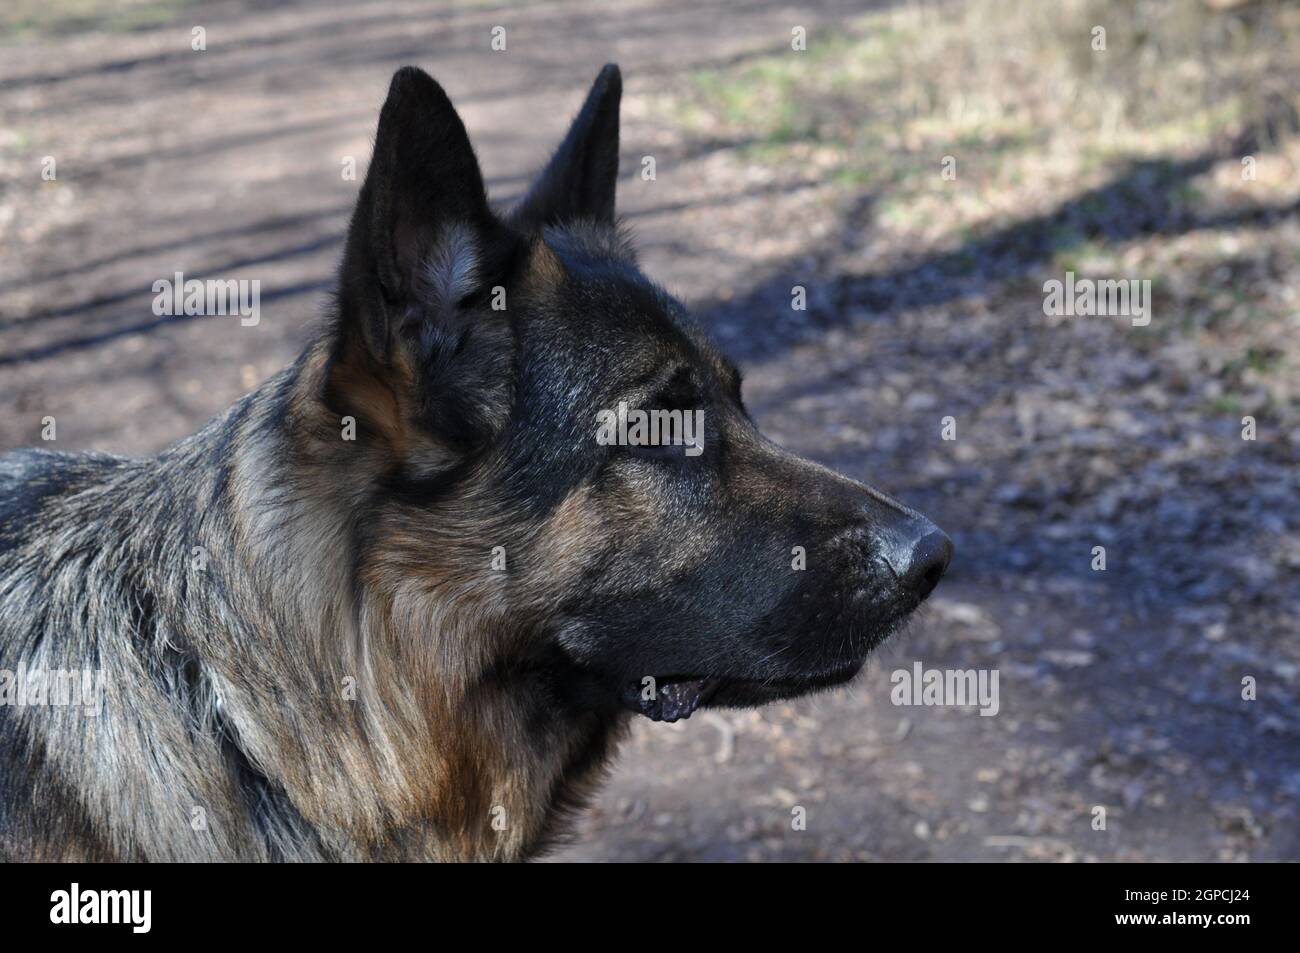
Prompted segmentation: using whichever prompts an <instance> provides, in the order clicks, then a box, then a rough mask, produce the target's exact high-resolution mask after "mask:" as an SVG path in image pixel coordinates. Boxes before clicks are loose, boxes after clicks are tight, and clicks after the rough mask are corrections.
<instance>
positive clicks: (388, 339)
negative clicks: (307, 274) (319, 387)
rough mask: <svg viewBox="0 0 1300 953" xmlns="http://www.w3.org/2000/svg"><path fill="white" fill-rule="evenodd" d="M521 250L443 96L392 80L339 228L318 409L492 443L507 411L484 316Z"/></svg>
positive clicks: (498, 355) (405, 72)
mask: <svg viewBox="0 0 1300 953" xmlns="http://www.w3.org/2000/svg"><path fill="white" fill-rule="evenodd" d="M519 247H520V244H519V238H518V236H517V233H515V232H514V231H513V230H512V229H511V228H509V227H508V226H507V225H505V224H504V223H503V222H501V221H500V220H499V219H498V218H497V217H496V216H495V215H494V214H493V213H492V211H491V210H490V209H489V207H488V203H487V196H486V194H485V191H484V188H483V175H482V173H481V172H480V171H479V165H478V160H477V159H476V158H475V156H474V150H473V148H472V147H471V146H470V142H469V135H468V134H467V133H466V131H465V125H464V123H462V122H461V120H460V117H459V116H458V115H457V114H456V110H455V109H454V108H453V107H452V105H451V101H450V100H449V99H448V98H447V94H446V93H445V92H443V90H442V87H441V86H439V85H438V84H437V83H436V82H434V80H433V79H432V78H431V77H430V76H429V75H428V74H427V73H424V72H423V71H421V70H418V69H416V68H414V67H410V66H408V67H404V68H403V69H400V70H398V71H397V72H396V73H395V74H394V75H393V81H392V85H391V86H390V87H389V90H388V99H387V100H386V101H385V102H384V107H383V109H382V111H381V112H380V114H379V131H378V133H377V134H376V137H375V148H374V154H373V156H372V158H371V160H370V168H369V170H368V171H367V173H366V180H365V182H364V184H363V185H362V186H361V193H360V195H359V196H358V198H357V206H356V210H355V211H354V212H353V215H352V224H351V226H350V227H349V229H348V239H347V249H346V250H345V252H344V255H343V268H342V273H341V276H340V280H339V310H340V325H339V330H338V335H337V337H336V341H335V350H334V361H333V364H332V371H331V376H330V380H329V383H328V385H327V388H326V397H327V401H329V402H330V403H331V404H333V403H336V402H337V403H338V404H339V405H340V406H341V407H343V408H347V412H354V411H355V412H357V413H358V421H359V422H360V420H361V415H362V414H364V415H365V416H366V418H367V425H368V426H371V427H372V428H374V429H388V430H393V429H394V428H400V427H403V426H407V425H410V424H414V425H416V426H420V427H422V428H423V429H425V430H427V431H431V432H437V433H440V434H441V435H443V436H447V437H449V438H452V439H455V440H458V441H460V442H465V443H467V442H470V441H471V440H473V439H476V438H477V437H479V436H481V435H482V434H483V433H484V432H485V431H487V430H490V429H491V427H490V425H491V424H492V423H493V422H494V421H497V420H499V419H500V417H501V415H502V414H503V412H504V411H503V406H504V401H506V400H507V399H508V393H507V392H508V389H509V386H510V383H509V379H508V378H509V361H510V340H511V338H510V333H511V332H510V329H509V325H508V322H506V321H505V320H493V317H494V315H493V313H492V311H489V310H487V309H486V308H485V306H484V305H485V301H486V298H487V296H488V295H489V294H490V293H491V292H490V291H489V289H491V288H493V287H495V286H498V285H502V286H503V285H504V283H505V281H506V276H507V274H508V272H509V270H510V268H511V267H512V261H513V256H514V255H515V253H516V251H517V250H518V248H519ZM495 317H497V318H499V317H500V316H495ZM385 394H387V395H389V396H388V397H385V396H383V395H385ZM390 398H391V400H390ZM386 402H387V403H386Z"/></svg>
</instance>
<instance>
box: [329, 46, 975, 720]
mask: <svg viewBox="0 0 1300 953" xmlns="http://www.w3.org/2000/svg"><path fill="white" fill-rule="evenodd" d="M620 90H621V81H620V78H619V74H618V70H617V69H616V68H615V67H613V66H607V67H606V68H605V69H604V70H603V71H602V72H601V74H600V76H599V77H598V79H597V80H596V83H595V85H594V87H593V88H592V90H591V92H590V94H589V95H588V97H587V100H586V103H585V105H584V106H583V107H582V110H581V112H580V113H579V114H578V116H577V118H576V120H575V121H574V123H573V126H572V128H571V129H570V131H569V133H568V135H567V136H566V138H565V139H564V141H563V142H562V144H561V145H560V147H559V149H558V150H557V151H556V152H555V154H554V156H553V158H552V159H551V161H550V163H549V164H548V165H547V166H546V168H545V170H544V171H543V172H542V174H541V175H540V177H539V178H538V180H537V182H536V184H535V185H534V187H533V188H532V189H531V190H530V191H529V192H528V193H527V194H526V196H525V197H524V198H523V199H522V200H521V201H520V202H519V203H518V204H517V205H516V206H515V207H514V208H513V209H512V210H510V211H509V212H506V213H498V212H496V211H494V210H493V209H492V208H491V207H490V206H489V204H488V201H487V198H486V195H485V189H484V184H483V179H482V175H481V173H480V170H479V166H478V163H477V161H476V158H475V155H474V152H473V150H472V148H471V146H470V142H469V138H468V136H467V134H466V131H465V127H464V125H463V124H462V122H461V120H460V118H459V117H458V116H457V114H456V112H455V110H454V109H453V107H452V105H451V103H450V101H449V100H448V98H447V96H446V94H445V93H444V92H443V90H442V88H441V87H440V86H439V85H438V84H437V83H435V82H434V81H433V80H432V79H431V78H429V77H428V76H427V75H426V74H424V73H422V72H420V71H419V70H416V69H412V68H407V69H403V70H401V71H399V72H398V73H397V74H396V75H395V76H394V78H393V82H392V86H391V89H390V91H389V95H388V99H387V102H386V103H385V104H384V107H383V111H382V114H381V117H380V121H379V129H378V134H377V137H376V141H375V150H374V157H373V159H372V162H371V166H370V169H369V171H368V174H367V177H366V181H365V184H364V186H363V188H362V190H361V194H360V198H359V200H358V203H357V207H356V211H355V214H354V217H353V220H352V225H351V229H350V233H349V236H348V243H347V251H346V254H345V258H344V264H343V271H342V276H341V281H340V289H339V321H338V325H337V329H336V331H335V333H334V338H333V344H332V352H331V360H330V371H329V375H328V382H327V385H326V386H325V390H324V398H325V401H326V403H327V405H328V406H329V407H330V408H331V409H332V411H333V412H335V413H337V414H339V415H347V416H349V417H353V418H355V420H356V424H357V428H358V434H359V435H358V440H357V449H356V450H355V451H352V450H349V451H348V452H349V453H353V452H355V453H357V454H360V455H362V456H364V458H365V459H366V461H367V463H366V467H367V470H366V475H365V476H356V477H354V478H353V479H354V482H355V483H356V487H355V499H356V505H357V507H358V508H359V509H360V510H362V513H361V515H360V516H358V517H357V519H356V523H357V526H358V532H359V533H360V534H361V535H362V536H363V547H362V549H363V552H364V555H363V557H362V558H363V561H364V562H365V564H366V566H367V567H369V568H367V570H366V574H367V578H366V579H365V580H364V583H365V584H366V585H367V586H368V587H370V588H372V589H373V590H378V591H379V593H380V599H381V601H383V602H384V603H385V604H386V605H387V606H388V612H389V613H390V614H391V615H400V616H401V617H402V618H403V619H405V620H406V625H407V626H408V628H409V629H410V630H411V631H410V634H409V636H408V643H415V645H414V647H413V648H412V651H413V652H418V651H419V647H418V644H419V643H420V641H421V640H422V639H423V640H427V643H428V645H429V646H430V647H432V648H431V649H430V652H429V655H430V656H431V657H438V658H443V659H446V658H449V657H451V655H452V653H449V652H448V651H446V650H445V648H438V646H439V645H440V644H441V643H440V641H439V640H445V639H448V638H452V637H453V636H451V635H449V634H447V633H446V632H441V631H438V630H439V627H440V626H443V625H446V624H448V620H449V619H451V618H452V613H451V612H450V611H449V610H448V609H447V606H449V605H457V606H460V607H461V610H460V611H461V612H462V613H466V612H468V613H472V614H473V615H474V616H475V618H476V619H478V621H479V622H480V623H481V624H480V625H479V626H478V628H477V630H476V633H477V634H474V635H465V634H464V633H461V634H458V635H456V636H454V637H455V638H460V639H468V640H470V644H467V645H466V644H462V645H459V646H457V648H456V652H455V655H456V656H457V657H458V658H469V659H474V660H475V661H474V662H473V663H472V665H477V666H480V667H482V668H487V667H493V668H495V669H496V670H498V671H499V670H503V669H510V668H511V667H516V666H528V665H536V666H538V667H539V668H544V669H548V670H550V671H552V672H555V673H557V674H556V685H555V689H556V694H557V697H558V698H559V699H560V700H561V701H563V702H564V703H566V704H572V705H576V706H596V707H599V706H609V707H610V708H613V707H617V706H624V707H628V708H631V709H633V710H634V711H639V712H641V713H643V714H646V715H648V716H649V717H652V718H655V719H664V720H673V719H675V718H678V717H683V716H686V715H689V714H690V713H691V712H692V711H693V710H695V708H697V707H698V706H700V705H702V704H714V705H749V704H757V703H762V702H765V701H768V700H772V699H777V698H784V697H791V696H795V695H798V694H801V693H804V692H807V691H811V690H815V689H818V688H822V687H825V686H828V685H833V684H837V683H840V682H843V681H845V680H847V679H849V678H851V677H852V676H853V675H854V674H855V673H856V672H857V671H858V670H859V669H860V668H861V666H862V664H863V662H864V660H865V658H866V656H867V654H868V652H869V651H870V650H871V649H872V648H873V647H874V646H875V645H877V644H878V643H879V642H881V641H882V640H883V639H885V638H886V637H887V636H888V635H889V634H890V633H891V632H893V631H894V630H896V629H897V628H898V626H899V625H900V624H901V623H902V622H903V620H904V619H905V618H906V617H907V616H908V615H909V613H911V611H912V610H913V609H914V608H915V607H916V606H917V605H918V604H919V603H920V602H921V601H922V600H924V599H925V598H926V597H927V596H928V595H929V594H930V592H931V590H933V589H934V587H935V585H936V583H937V582H938V581H939V578H940V577H941V576H942V575H943V573H944V571H945V569H946V568H947V566H948V562H949V560H950V558H951V554H952V547H951V544H950V542H949V541H948V538H947V537H946V536H945V535H944V534H943V533H942V532H940V531H939V530H938V529H937V528H936V527H935V526H934V525H933V524H932V523H930V522H929V521H928V520H927V519H925V518H924V517H923V516H921V515H920V514H918V513H917V512H915V511H913V510H911V509H909V508H907V507H906V506H903V505H902V504H900V503H898V502H896V501H895V500H893V499H891V498H890V497H888V496H886V495H885V494H883V493H881V492H879V491H877V490H874V489H872V488H870V487H868V486H865V485H863V484H861V483H858V482H855V481H853V480H850V479H848V478H846V477H844V476H841V475H839V474H837V473H834V472H832V471H830V470H828V469H826V468H825V467H822V466H819V465H818V464H815V463H812V462H810V461H807V460H803V459H800V458H798V457H796V456H795V455H793V454H791V453H788V452H786V451H785V450H782V449H781V448H780V447H778V446H776V445H774V444H773V443H772V442H771V441H769V440H767V439H766V438H764V437H763V435H762V434H761V433H760V432H759V430H758V428H757V427H756V426H755V424H754V422H753V420H752V419H751V417H750V415H749V413H748V412H747V411H746V409H745V405H744V403H743V401H742V399H741V379H740V374H739V373H738V371H737V369H736V367H735V366H734V365H733V364H732V363H731V362H730V361H728V360H727V359H726V358H725V357H723V356H721V355H720V354H719V353H718V352H717V351H716V350H715V349H714V348H713V347H712V346H711V345H710V344H709V343H708V342H707V340H706V339H705V338H704V336H703V335H702V334H701V333H700V332H699V330H698V329H697V328H696V326H695V324H694V323H693V322H692V320H691V318H690V316H689V315H688V313H687V311H686V309H685V308H684V307H683V306H682V305H681V304H679V303H678V302H677V301H675V300H674V299H673V298H672V297H671V296H670V295H668V294H667V293H666V292H665V291H664V290H663V289H661V288H660V287H658V286H657V285H655V284H654V283H653V282H651V281H650V280H649V279H647V278H646V277H645V276H644V275H643V274H642V273H641V271H640V270H639V269H638V267H637V263H636V259H635V257H634V253H633V251H632V249H631V247H630V245H629V243H628V241H627V240H626V237H625V236H624V235H623V233H622V232H621V231H620V229H619V227H618V225H617V223H616V221H615V212H614V192H615V180H616V177H617V171H618V104H619V97H620ZM422 626H424V629H423V630H422V628H421V627H422ZM442 674H443V676H444V677H446V675H447V673H445V672H444V673H442ZM467 677H472V673H467Z"/></svg>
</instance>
